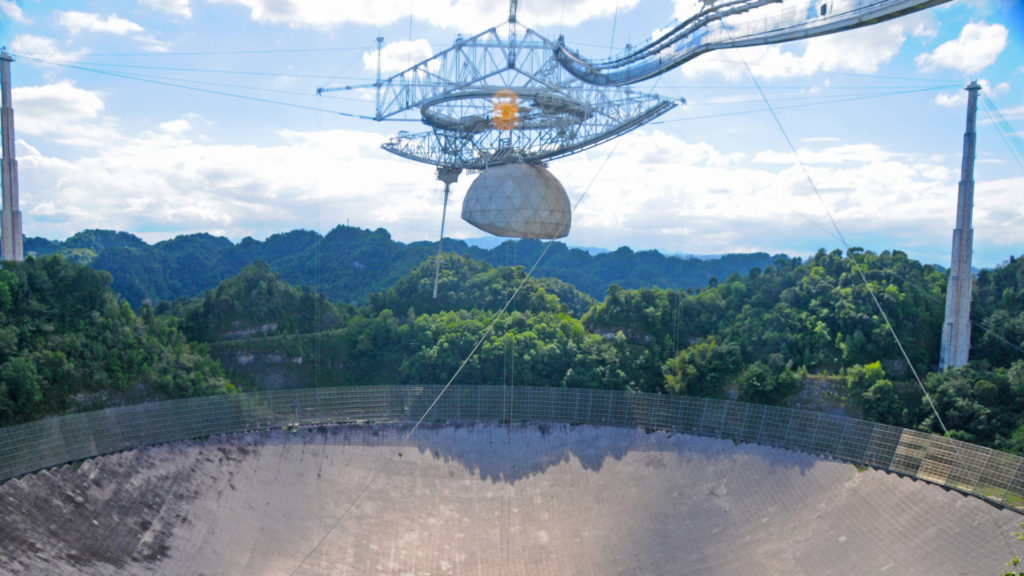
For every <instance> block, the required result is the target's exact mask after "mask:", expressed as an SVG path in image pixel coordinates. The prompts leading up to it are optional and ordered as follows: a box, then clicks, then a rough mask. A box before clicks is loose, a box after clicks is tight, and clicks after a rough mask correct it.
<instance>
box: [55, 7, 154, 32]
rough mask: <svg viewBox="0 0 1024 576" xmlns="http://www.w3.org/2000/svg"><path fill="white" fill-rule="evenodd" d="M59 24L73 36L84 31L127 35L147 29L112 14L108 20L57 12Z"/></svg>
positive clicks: (93, 15)
mask: <svg viewBox="0 0 1024 576" xmlns="http://www.w3.org/2000/svg"><path fill="white" fill-rule="evenodd" d="M56 15H57V24H59V25H60V26H63V27H64V28H67V29H68V31H69V32H71V33H72V34H78V33H80V32H82V31H83V30H84V31H86V32H102V33H106V34H116V35H118V36H124V35H125V34H130V33H138V32H143V31H145V29H144V28H143V27H142V26H139V25H138V24H136V23H135V22H132V21H131V20H125V19H124V18H119V17H118V16H117V14H111V15H110V16H107V17H106V19H103V18H100V15H99V14H93V13H91V12H78V11H74V10H72V11H69V12H56Z"/></svg>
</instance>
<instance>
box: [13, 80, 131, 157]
mask: <svg viewBox="0 0 1024 576" xmlns="http://www.w3.org/2000/svg"><path fill="white" fill-rule="evenodd" d="M11 99H12V101H13V105H14V108H15V109H16V110H17V111H18V121H17V130H18V134H21V135H27V136H49V137H53V138H54V139H55V140H56V141H59V142H64V143H77V144H85V143H89V142H92V143H94V144H97V145H98V144H101V143H102V141H103V139H104V138H109V137H110V136H111V135H110V133H109V132H108V131H107V130H106V129H102V128H101V127H98V126H97V125H96V124H95V121H96V120H97V119H98V118H99V115H100V113H101V112H102V111H103V109H104V105H103V99H102V98H101V97H100V94H99V93H97V92H92V91H89V90H83V89H81V88H77V87H75V85H74V84H72V83H71V82H69V81H67V80H64V81H61V82H58V83H56V84H47V85H43V86H24V87H21V88H15V89H14V90H13V91H12V94H11Z"/></svg>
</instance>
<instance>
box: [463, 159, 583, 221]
mask: <svg viewBox="0 0 1024 576" xmlns="http://www.w3.org/2000/svg"><path fill="white" fill-rule="evenodd" d="M462 219H463V220H465V221H466V222H469V223H470V224H472V225H473V226H476V227H477V228H479V229H481V230H483V231H485V232H489V233H491V234H494V235H496V236H508V237H513V238H543V239H551V238H564V237H566V236H568V235H569V227H570V226H571V224H572V207H571V206H570V204H569V197H568V195H566V193H565V188H564V187H562V183H561V182H559V181H558V179H557V178H555V177H554V176H553V175H552V174H551V172H549V171H548V170H547V168H544V167H543V166H538V165H534V164H503V165H500V166H494V167H492V168H488V169H486V170H484V171H483V172H481V173H480V175H479V176H477V178H476V180H475V181H474V182H473V184H472V185H471V186H470V187H469V190H468V191H467V192H466V199H465V200H463V202H462Z"/></svg>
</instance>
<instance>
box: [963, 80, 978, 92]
mask: <svg viewBox="0 0 1024 576" xmlns="http://www.w3.org/2000/svg"><path fill="white" fill-rule="evenodd" d="M964 90H967V91H970V90H981V84H978V81H977V80H971V83H970V84H968V85H967V86H964Z"/></svg>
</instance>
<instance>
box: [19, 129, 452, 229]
mask: <svg viewBox="0 0 1024 576" xmlns="http://www.w3.org/2000/svg"><path fill="white" fill-rule="evenodd" d="M191 128H192V127H191V123H190V122H188V121H187V120H185V119H178V120H172V121H169V122H165V123H164V124H162V125H161V130H162V131H161V132H143V133H141V134H138V135H136V136H134V137H130V138H124V137H123V138H122V139H121V140H120V141H116V142H112V143H110V144H109V145H108V146H106V147H104V148H103V149H102V150H97V151H96V152H95V153H94V154H89V155H86V156H84V157H82V158H79V159H77V160H73V161H70V162H67V161H61V160H58V159H56V158H51V157H48V156H46V155H44V154H42V153H40V152H39V151H38V150H34V149H32V148H26V149H27V151H26V152H24V153H22V154H20V155H19V163H20V167H21V176H22V186H21V190H22V198H21V204H22V209H23V210H24V211H25V213H26V220H27V222H26V231H27V233H28V234H31V235H42V236H46V237H51V238H53V237H66V236H68V235H70V234H73V233H74V232H76V231H78V230H82V229H85V228H91V227H103V228H115V229H118V230H128V231H132V232H133V233H136V234H139V235H140V236H142V237H143V238H145V239H147V240H149V241H156V240H162V239H166V238H168V237H171V236H174V235H177V234H180V233H190V232H200V231H202V232H210V233H213V234H222V235H227V236H229V237H232V238H234V239H236V240H237V239H240V238H242V237H244V236H255V237H261V236H266V235H269V234H272V233H275V232H280V231H284V230H290V229H294V228H307V229H308V228H311V227H313V226H314V225H315V223H316V222H317V221H318V219H319V218H320V216H319V214H321V213H322V214H323V215H324V216H325V218H327V219H328V221H329V222H331V224H330V226H333V225H334V224H336V223H338V221H339V220H337V219H341V220H340V221H342V222H343V221H344V219H345V218H347V217H350V216H351V217H352V218H353V220H358V222H353V224H356V223H358V224H359V225H363V226H366V227H382V226H383V227H389V228H390V227H392V226H393V225H394V224H395V222H400V224H401V226H400V228H402V229H403V230H410V229H411V230H414V232H412V234H416V235H421V236H420V237H421V238H424V237H428V234H429V233H430V230H432V229H433V228H435V227H436V226H435V222H434V221H433V218H424V216H423V214H429V213H431V211H432V210H433V202H432V191H433V188H434V182H433V175H432V170H430V169H429V167H425V166H422V165H418V164H415V163H411V162H408V161H404V160H401V159H399V158H397V157H394V156H391V155H389V154H387V153H386V152H383V151H382V150H380V148H379V146H380V141H381V137H380V136H379V135H378V134H373V133H364V132H342V131H322V132H316V133H301V132H289V131H284V132H281V133H280V134H279V139H278V142H277V143H276V144H274V145H268V146H254V145H211V144H206V143H203V142H202V141H201V140H200V139H199V138H198V137H191V135H192V134H193V133H194V129H191ZM382 174H387V175H388V178H387V179H384V178H381V175H382ZM339 175H343V177H341V178H339ZM438 216H440V212H439V211H438ZM434 233H435V234H436V232H434Z"/></svg>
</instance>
